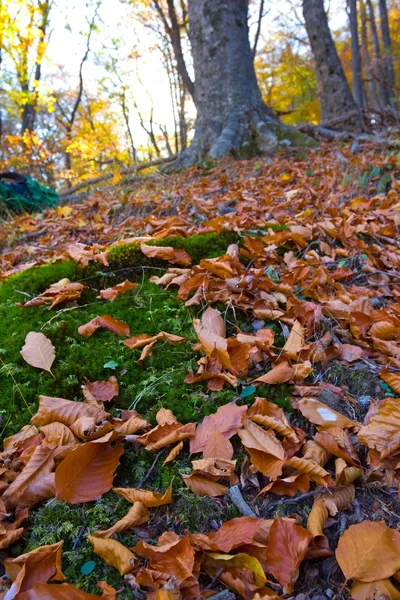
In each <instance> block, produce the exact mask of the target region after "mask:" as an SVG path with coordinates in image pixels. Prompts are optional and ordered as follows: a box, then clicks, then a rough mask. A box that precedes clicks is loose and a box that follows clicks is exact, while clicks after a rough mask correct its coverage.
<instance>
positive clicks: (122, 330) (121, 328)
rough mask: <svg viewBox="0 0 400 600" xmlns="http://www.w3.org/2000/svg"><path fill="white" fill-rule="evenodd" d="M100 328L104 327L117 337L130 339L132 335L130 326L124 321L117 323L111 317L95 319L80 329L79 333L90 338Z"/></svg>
mask: <svg viewBox="0 0 400 600" xmlns="http://www.w3.org/2000/svg"><path fill="white" fill-rule="evenodd" d="M99 327H104V328H105V329H108V331H111V333H115V335H123V336H125V337H129V335H130V330H129V326H128V325H127V324H126V323H123V322H122V321H117V319H114V317H111V316H110V315H102V316H101V317H95V318H94V319H92V320H91V321H89V322H88V323H85V325H81V326H80V327H78V333H79V335H82V336H84V337H90V336H91V335H93V334H94V332H95V331H96V329H99Z"/></svg>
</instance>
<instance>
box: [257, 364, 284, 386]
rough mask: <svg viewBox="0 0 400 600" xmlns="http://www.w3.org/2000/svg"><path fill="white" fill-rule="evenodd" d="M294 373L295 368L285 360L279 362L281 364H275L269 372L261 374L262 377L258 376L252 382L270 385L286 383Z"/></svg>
mask: <svg viewBox="0 0 400 600" xmlns="http://www.w3.org/2000/svg"><path fill="white" fill-rule="evenodd" d="M293 375H294V369H293V367H292V366H291V365H289V363H287V362H286V361H283V362H281V363H279V365H275V366H274V367H272V369H271V370H270V371H268V373H266V374H265V375H261V377H257V379H254V381H253V382H252V383H253V384H254V383H268V384H270V385H275V384H277V383H286V382H287V381H290V379H292V377H293Z"/></svg>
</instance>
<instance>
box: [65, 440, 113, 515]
mask: <svg viewBox="0 0 400 600" xmlns="http://www.w3.org/2000/svg"><path fill="white" fill-rule="evenodd" d="M122 454H123V448H122V446H121V443H120V442H108V441H106V442H101V441H100V442H97V441H94V442H87V443H86V444H82V445H80V446H77V447H76V448H73V449H72V450H70V451H69V452H68V454H67V456H66V457H65V458H64V460H63V461H62V462H61V463H60V464H59V465H58V467H57V469H56V478H55V486H56V498H57V500H59V501H60V500H65V501H66V502H69V503H70V504H77V503H79V502H90V501H91V500H97V498H100V496H101V495H102V494H105V493H106V492H108V490H110V489H111V487H112V482H113V477H114V471H115V469H116V468H117V466H118V464H119V459H120V456H121V455H122Z"/></svg>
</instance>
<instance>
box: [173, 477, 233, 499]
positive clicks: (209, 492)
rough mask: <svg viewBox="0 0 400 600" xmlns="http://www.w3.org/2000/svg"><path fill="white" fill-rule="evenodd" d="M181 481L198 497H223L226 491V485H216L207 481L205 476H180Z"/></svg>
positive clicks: (214, 482) (209, 480)
mask: <svg viewBox="0 0 400 600" xmlns="http://www.w3.org/2000/svg"><path fill="white" fill-rule="evenodd" d="M182 479H183V481H184V483H185V485H187V487H188V488H189V489H190V490H192V492H194V493H195V494H197V495H198V496H208V497H209V498H213V497H214V496H224V495H225V494H226V492H227V491H228V488H227V487H226V485H222V484H221V483H217V482H216V481H212V480H211V479H208V478H207V477H206V476H205V475H194V474H191V475H182Z"/></svg>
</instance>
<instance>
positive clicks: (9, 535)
mask: <svg viewBox="0 0 400 600" xmlns="http://www.w3.org/2000/svg"><path fill="white" fill-rule="evenodd" d="M23 533H24V528H23V527H20V528H19V529H12V530H11V531H7V532H6V533H4V534H0V550H4V548H8V546H11V544H14V543H15V542H16V541H17V540H19V538H20V537H21V535H22V534H23Z"/></svg>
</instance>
